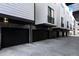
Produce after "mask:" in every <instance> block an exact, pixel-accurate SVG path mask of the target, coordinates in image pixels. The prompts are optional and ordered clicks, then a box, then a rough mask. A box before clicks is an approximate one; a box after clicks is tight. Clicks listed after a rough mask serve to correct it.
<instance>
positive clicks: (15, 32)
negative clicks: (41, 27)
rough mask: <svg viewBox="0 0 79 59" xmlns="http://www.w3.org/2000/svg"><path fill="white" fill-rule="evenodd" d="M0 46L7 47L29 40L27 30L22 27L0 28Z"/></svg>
mask: <svg viewBox="0 0 79 59" xmlns="http://www.w3.org/2000/svg"><path fill="white" fill-rule="evenodd" d="M1 33H2V37H1V47H2V48H4V47H9V46H14V45H18V44H23V43H28V42H29V30H28V29H22V28H1Z"/></svg>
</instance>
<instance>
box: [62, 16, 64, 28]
mask: <svg viewBox="0 0 79 59" xmlns="http://www.w3.org/2000/svg"><path fill="white" fill-rule="evenodd" d="M61 27H64V23H63V17H61Z"/></svg>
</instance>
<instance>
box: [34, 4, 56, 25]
mask: <svg viewBox="0 0 79 59" xmlns="http://www.w3.org/2000/svg"><path fill="white" fill-rule="evenodd" d="M48 6H49V7H51V8H52V9H54V18H55V23H54V25H56V14H57V13H56V8H57V7H56V5H54V4H53V3H35V24H36V25H38V24H43V23H44V24H50V25H53V24H52V23H48Z"/></svg>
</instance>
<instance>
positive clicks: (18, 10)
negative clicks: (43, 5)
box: [0, 3, 34, 20]
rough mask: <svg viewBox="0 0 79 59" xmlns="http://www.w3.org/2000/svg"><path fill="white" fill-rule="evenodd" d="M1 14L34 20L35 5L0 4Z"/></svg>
mask: <svg viewBox="0 0 79 59" xmlns="http://www.w3.org/2000/svg"><path fill="white" fill-rule="evenodd" d="M0 13H3V14H7V15H12V16H16V17H21V18H25V19H29V20H34V3H0Z"/></svg>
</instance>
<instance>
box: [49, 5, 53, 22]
mask: <svg viewBox="0 0 79 59" xmlns="http://www.w3.org/2000/svg"><path fill="white" fill-rule="evenodd" d="M48 22H49V23H52V24H54V10H53V9H52V8H51V7H49V6H48Z"/></svg>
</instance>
